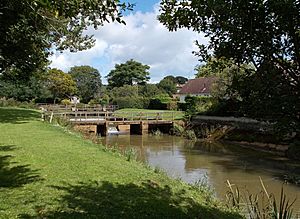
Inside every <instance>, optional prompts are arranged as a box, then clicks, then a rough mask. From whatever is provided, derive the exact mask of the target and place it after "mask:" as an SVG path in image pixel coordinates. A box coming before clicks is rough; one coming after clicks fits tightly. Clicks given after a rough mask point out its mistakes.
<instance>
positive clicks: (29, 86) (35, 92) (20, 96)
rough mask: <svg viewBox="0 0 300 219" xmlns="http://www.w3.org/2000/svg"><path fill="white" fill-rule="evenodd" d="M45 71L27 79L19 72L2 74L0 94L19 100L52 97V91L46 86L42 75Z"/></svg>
mask: <svg viewBox="0 0 300 219" xmlns="http://www.w3.org/2000/svg"><path fill="white" fill-rule="evenodd" d="M43 74H44V72H36V73H34V75H33V76H31V77H30V78H28V79H27V80H23V78H22V77H19V74H18V72H15V71H11V72H10V73H9V74H5V75H0V96H2V97H6V98H13V99H15V100H17V101H33V100H34V101H38V102H39V101H41V100H45V99H47V98H49V97H50V98H51V93H50V91H49V90H48V89H47V88H45V86H44V84H43V81H42V80H41V77H42V76H43Z"/></svg>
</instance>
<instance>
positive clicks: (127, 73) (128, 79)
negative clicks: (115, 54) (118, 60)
mask: <svg viewBox="0 0 300 219" xmlns="http://www.w3.org/2000/svg"><path fill="white" fill-rule="evenodd" d="M149 69H150V66H148V65H143V64H142V63H140V62H137V61H135V60H133V59H131V60H129V61H127V62H125V63H122V64H116V65H115V69H113V70H111V71H110V73H109V74H108V75H107V76H106V78H107V81H108V86H109V87H111V88H114V87H122V86H124V85H134V84H138V85H143V84H145V83H146V82H147V81H148V80H149V79H150V77H149V74H150V73H149V71H148V70H149Z"/></svg>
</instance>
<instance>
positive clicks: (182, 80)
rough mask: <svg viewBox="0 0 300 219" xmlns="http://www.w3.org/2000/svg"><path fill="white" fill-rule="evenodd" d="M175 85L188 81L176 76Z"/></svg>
mask: <svg viewBox="0 0 300 219" xmlns="http://www.w3.org/2000/svg"><path fill="white" fill-rule="evenodd" d="M175 79H176V82H177V84H185V83H186V82H187V81H188V80H189V79H187V78H185V77H183V76H177V77H175Z"/></svg>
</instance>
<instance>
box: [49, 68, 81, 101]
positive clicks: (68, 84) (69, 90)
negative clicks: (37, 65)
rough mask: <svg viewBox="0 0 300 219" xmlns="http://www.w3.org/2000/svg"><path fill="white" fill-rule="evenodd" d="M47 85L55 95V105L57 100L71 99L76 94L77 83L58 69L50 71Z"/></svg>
mask: <svg viewBox="0 0 300 219" xmlns="http://www.w3.org/2000/svg"><path fill="white" fill-rule="evenodd" d="M45 84H46V86H47V87H48V89H49V90H50V91H51V93H52V95H53V99H54V103H55V101H56V99H57V98H59V99H60V98H65V97H70V95H72V94H74V93H75V92H76V83H75V81H74V80H73V78H72V76H71V75H69V74H66V73H64V72H63V71H61V70H59V69H56V68H53V69H50V70H49V71H48V73H47V76H46V78H45Z"/></svg>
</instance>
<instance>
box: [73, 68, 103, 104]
mask: <svg viewBox="0 0 300 219" xmlns="http://www.w3.org/2000/svg"><path fill="white" fill-rule="evenodd" d="M69 74H70V75H71V76H72V77H73V79H74V80H75V82H76V85H77V89H78V95H79V96H80V97H81V100H82V102H84V103H88V102H89V101H90V100H91V99H93V98H94V97H96V96H99V95H100V89H101V85H102V83H101V76H100V73H99V71H98V70H97V69H95V68H93V67H91V66H74V67H72V68H71V69H70V71H69Z"/></svg>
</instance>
